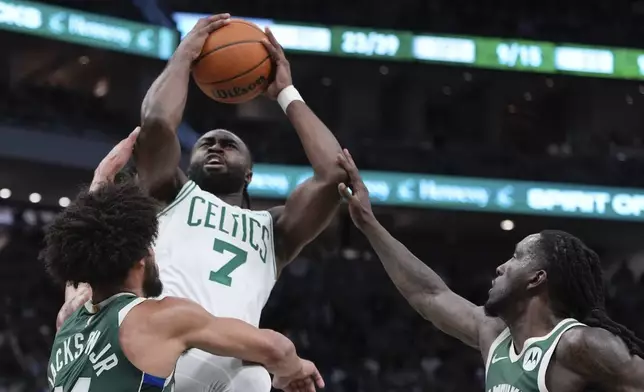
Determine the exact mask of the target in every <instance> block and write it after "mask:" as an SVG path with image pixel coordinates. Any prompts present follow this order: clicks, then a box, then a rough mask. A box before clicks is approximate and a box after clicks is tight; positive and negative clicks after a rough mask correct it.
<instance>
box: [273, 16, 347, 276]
mask: <svg viewBox="0 0 644 392" xmlns="http://www.w3.org/2000/svg"><path fill="white" fill-rule="evenodd" d="M266 34H267V35H268V38H269V40H268V41H265V42H264V45H265V46H266V48H267V49H268V51H269V53H270V54H271V57H272V58H273V61H274V62H275V64H276V65H277V71H276V75H275V81H274V82H273V83H272V84H271V85H270V86H269V88H268V91H267V93H266V94H267V96H268V97H269V98H272V99H278V97H279V99H278V101H284V100H287V101H288V100H290V99H289V94H293V93H295V94H297V93H296V91H295V90H294V88H293V86H292V84H293V81H292V79H291V70H290V65H289V62H288V60H287V59H286V57H285V55H284V50H283V49H282V47H281V46H280V45H279V43H278V42H277V40H276V39H275V37H274V36H273V33H272V32H271V31H270V30H269V29H267V30H266ZM280 103H281V104H282V105H284V102H280ZM285 110H286V115H287V116H288V118H289V120H290V121H291V124H293V127H294V128H295V130H296V132H297V135H298V136H299V138H300V141H301V142H302V146H303V147H304V152H305V153H306V156H307V158H308V159H309V162H310V163H311V166H312V167H313V178H311V179H309V180H308V181H306V182H304V183H303V184H301V185H300V186H299V187H298V188H297V189H296V190H295V191H294V192H293V193H292V194H291V195H290V196H289V198H288V199H287V201H286V204H285V206H283V207H278V208H275V209H273V210H272V211H271V213H272V214H273V218H274V219H275V228H276V232H277V233H276V242H277V253H278V259H279V260H278V263H279V266H280V267H283V266H284V265H286V264H288V263H289V262H290V261H291V260H292V259H293V258H294V257H295V256H297V254H298V253H299V252H300V250H301V249H302V248H303V247H304V246H305V245H306V244H308V243H309V242H311V241H312V240H313V239H315V237H317V236H318V235H319V234H320V232H321V231H322V230H324V228H326V227H327V226H328V224H329V222H330V221H331V218H332V217H333V215H334V214H335V212H336V209H337V207H338V205H339V202H340V197H339V196H338V193H337V192H336V190H335V188H336V184H337V183H338V182H341V181H345V180H346V173H345V172H344V170H342V168H341V167H340V166H339V165H338V163H337V161H336V156H337V154H338V153H339V152H341V151H342V150H341V148H340V144H339V143H338V141H337V139H336V138H335V136H334V135H333V133H332V132H331V131H330V130H329V128H327V126H326V125H325V124H324V123H323V122H322V121H321V120H320V119H319V118H318V117H317V116H316V115H315V113H314V112H313V111H312V110H311V109H310V108H309V107H308V106H307V105H306V104H305V103H304V102H302V101H301V100H294V101H292V102H291V103H290V104H288V106H286V108H285Z"/></svg>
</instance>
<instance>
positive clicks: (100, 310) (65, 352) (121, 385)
mask: <svg viewBox="0 0 644 392" xmlns="http://www.w3.org/2000/svg"><path fill="white" fill-rule="evenodd" d="M142 301H144V299H143V298H138V297H137V296H135V295H134V294H131V293H121V294H117V295H114V296H112V297H110V298H108V299H106V300H105V301H103V302H101V303H99V304H98V305H92V304H91V302H88V303H86V304H85V306H83V307H81V308H80V309H78V310H77V311H76V312H74V313H73V314H72V315H71V316H70V317H69V319H67V320H66V321H65V323H64V324H63V325H62V326H61V328H60V330H59V331H58V333H57V334H56V337H55V338H54V345H53V347H52V349H51V356H50V358H49V366H48V369H47V379H48V381H49V386H50V391H53V392H160V391H165V392H170V391H172V390H173V388H172V384H173V383H172V377H169V378H168V379H163V378H159V377H155V376H151V375H149V374H145V373H144V372H142V371H140V370H139V369H137V368H136V367H135V366H134V365H133V364H132V363H131V362H130V361H129V360H128V359H127V357H126V356H125V354H124V353H123V350H122V349H121V345H120V342H119V327H120V325H121V323H122V322H123V320H124V319H125V317H126V316H127V314H128V312H129V311H130V310H131V309H132V308H133V307H134V306H136V305H138V304H139V303H141V302H142Z"/></svg>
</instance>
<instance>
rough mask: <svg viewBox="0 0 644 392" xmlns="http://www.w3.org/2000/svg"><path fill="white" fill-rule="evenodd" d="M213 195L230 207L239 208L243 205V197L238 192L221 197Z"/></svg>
mask: <svg viewBox="0 0 644 392" xmlns="http://www.w3.org/2000/svg"><path fill="white" fill-rule="evenodd" d="M211 193H212V192H211ZM213 194H214V195H215V196H217V197H218V198H220V199H221V200H223V201H225V202H226V203H228V204H230V205H233V206H237V207H241V206H242V204H243V200H244V197H243V196H242V194H241V193H240V192H235V193H228V194H223V195H218V194H216V193H213Z"/></svg>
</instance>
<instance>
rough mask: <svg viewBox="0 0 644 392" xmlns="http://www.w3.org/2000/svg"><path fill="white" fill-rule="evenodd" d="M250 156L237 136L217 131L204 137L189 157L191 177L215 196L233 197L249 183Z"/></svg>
mask: <svg viewBox="0 0 644 392" xmlns="http://www.w3.org/2000/svg"><path fill="white" fill-rule="evenodd" d="M250 166H251V162H250V154H249V153H248V149H247V147H246V145H245V144H244V142H243V141H242V140H241V139H240V138H239V137H237V136H236V135H235V134H233V133H231V132H229V131H226V130H223V129H216V130H214V131H210V132H208V133H206V134H205V135H203V136H202V137H201V138H200V139H199V140H198V141H197V143H196V144H195V146H194V148H193V150H192V156H191V157H190V167H189V168H188V177H190V179H191V180H193V181H194V182H196V183H197V185H199V186H200V187H201V188H202V189H205V190H207V191H209V192H212V193H214V194H230V193H235V192H239V191H240V190H241V189H243V187H244V185H245V184H246V182H247V181H249V180H250Z"/></svg>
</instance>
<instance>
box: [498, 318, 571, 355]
mask: <svg viewBox="0 0 644 392" xmlns="http://www.w3.org/2000/svg"><path fill="white" fill-rule="evenodd" d="M570 322H577V320H575V319H571V318H567V319H563V320H561V321H560V322H559V323H558V324H557V325H555V327H554V328H553V329H552V330H551V331H550V332H548V334H547V335H545V336H536V337H533V338H529V339H527V340H526V341H525V342H524V343H523V348H522V349H521V352H520V353H518V354H517V352H516V349H515V348H514V341H513V342H512V344H511V345H510V353H509V354H510V362H512V363H515V362H516V361H518V360H519V359H520V358H521V357H522V356H523V354H525V352H526V351H527V350H528V349H529V348H530V346H532V345H533V344H535V343H539V342H543V341H544V340H548V339H550V338H551V337H552V335H554V334H556V333H559V331H561V329H562V328H564V327H565V326H566V324H568V323H570Z"/></svg>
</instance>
